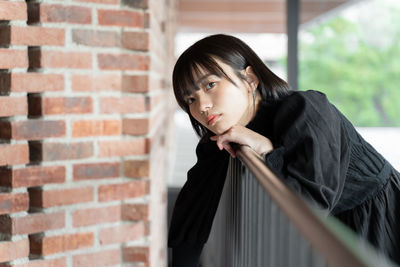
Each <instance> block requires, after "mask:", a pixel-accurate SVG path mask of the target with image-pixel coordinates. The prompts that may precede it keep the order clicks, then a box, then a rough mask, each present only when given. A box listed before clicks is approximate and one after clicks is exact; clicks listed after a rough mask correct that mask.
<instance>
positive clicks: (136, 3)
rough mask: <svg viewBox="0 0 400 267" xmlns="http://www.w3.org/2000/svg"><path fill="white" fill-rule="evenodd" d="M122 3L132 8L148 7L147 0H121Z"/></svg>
mask: <svg viewBox="0 0 400 267" xmlns="http://www.w3.org/2000/svg"><path fill="white" fill-rule="evenodd" d="M122 4H124V5H126V6H128V7H133V8H142V9H147V8H149V0H133V1H132V0H122Z"/></svg>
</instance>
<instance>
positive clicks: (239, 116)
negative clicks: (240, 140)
mask: <svg viewBox="0 0 400 267" xmlns="http://www.w3.org/2000/svg"><path fill="white" fill-rule="evenodd" d="M216 62H217V63H218V64H219V65H220V66H221V68H222V69H223V70H224V72H225V73H226V74H227V75H228V77H230V78H231V79H232V80H233V81H234V82H235V84H236V85H234V84H233V83H231V82H230V81H229V80H227V79H226V78H225V77H218V76H216V75H213V74H210V73H208V72H207V71H202V74H201V75H200V76H199V77H197V82H196V85H197V86H198V87H199V88H200V90H197V91H194V92H193V93H192V94H191V95H189V96H187V97H186V98H185V100H186V102H187V103H188V105H189V111H190V114H191V115H192V116H193V117H194V118H195V119H196V120H197V121H198V122H199V123H201V124H202V125H203V126H205V127H206V128H207V129H209V130H210V131H212V132H213V133H215V134H222V133H224V132H226V131H227V130H229V129H230V128H231V127H232V126H233V125H235V124H240V125H243V126H245V125H247V124H248V123H249V122H250V120H251V118H252V115H253V113H252V111H253V107H252V105H251V104H252V97H251V93H250V92H251V91H250V86H249V84H248V83H247V82H245V81H243V80H242V79H240V78H239V77H238V76H237V75H236V74H235V72H234V70H233V69H232V68H231V67H230V66H229V65H227V64H224V63H222V62H221V61H218V60H216Z"/></svg>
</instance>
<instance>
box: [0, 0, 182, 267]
mask: <svg viewBox="0 0 400 267" xmlns="http://www.w3.org/2000/svg"><path fill="white" fill-rule="evenodd" d="M175 5H176V3H175V1H174V0H68V1H61V0H58V1H56V0H44V1H43V0H42V1H21V0H15V1H1V0H0V266H20V267H22V266H24V267H36V266H41V267H42V266H44V267H46V266H68V267H71V266H74V267H77V266H157V267H159V266H165V264H166V222H165V220H166V215H165V209H166V197H167V194H166V184H165V175H166V172H167V166H168V164H167V159H168V147H169V146H170V145H171V144H170V141H169V140H171V139H170V136H171V131H172V129H171V127H169V125H171V120H172V116H170V114H172V109H173V107H172V105H171V104H170V103H172V101H171V100H172V96H171V90H170V88H171V84H170V75H171V73H170V72H171V69H172V68H171V64H172V62H173V37H174V25H175V19H174V17H175V16H174V13H175V10H176V6H175Z"/></svg>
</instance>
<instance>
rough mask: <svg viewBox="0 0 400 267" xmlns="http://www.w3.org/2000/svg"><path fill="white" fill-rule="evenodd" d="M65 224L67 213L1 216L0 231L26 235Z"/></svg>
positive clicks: (58, 227) (57, 227)
mask: <svg viewBox="0 0 400 267" xmlns="http://www.w3.org/2000/svg"><path fill="white" fill-rule="evenodd" d="M64 226H65V213H64V212H57V213H47V214H45V213H41V214H40V213H39V214H29V215H27V216H24V217H9V216H3V217H1V218H0V232H2V233H5V234H10V235H25V234H34V233H39V232H44V231H48V230H54V229H60V228H63V227H64Z"/></svg>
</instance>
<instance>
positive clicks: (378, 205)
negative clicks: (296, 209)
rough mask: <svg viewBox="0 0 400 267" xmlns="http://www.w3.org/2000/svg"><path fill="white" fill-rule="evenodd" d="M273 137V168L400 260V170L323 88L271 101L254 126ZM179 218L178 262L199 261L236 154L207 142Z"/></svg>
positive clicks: (174, 239)
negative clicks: (230, 159) (380, 152)
mask: <svg viewBox="0 0 400 267" xmlns="http://www.w3.org/2000/svg"><path fill="white" fill-rule="evenodd" d="M246 127H248V128H250V129H252V130H254V131H256V132H258V133H260V134H262V135H264V136H266V137H267V138H269V139H270V140H271V142H272V143H273V145H274V150H272V151H271V152H270V153H268V154H267V155H265V157H264V160H265V163H266V165H267V166H268V167H269V168H270V169H271V170H272V171H274V172H275V173H276V174H277V175H278V177H280V178H281V179H282V180H283V182H284V183H285V184H286V185H287V186H289V187H290V188H291V189H293V190H294V191H295V192H296V193H298V194H299V195H300V196H301V197H303V198H304V199H306V200H307V201H308V202H310V203H311V204H312V205H314V206H315V207H316V208H320V209H323V210H326V211H327V212H328V213H329V214H331V215H333V216H335V217H337V218H338V219H340V220H341V221H342V222H344V223H345V224H346V225H348V226H349V227H350V228H352V229H353V230H354V231H355V232H356V233H358V234H359V235H360V236H361V237H363V238H365V239H367V240H368V241H369V242H370V243H371V244H372V245H374V246H375V247H376V248H378V249H379V250H380V251H381V252H383V253H384V254H386V255H388V256H389V257H390V258H391V259H392V260H393V261H395V262H396V263H398V264H400V225H399V222H400V174H399V173H398V172H397V171H396V170H395V169H394V168H393V167H392V166H391V165H390V164H389V163H388V162H387V161H386V160H385V159H384V158H383V157H382V156H381V155H380V154H379V153H378V152H377V151H376V150H375V149H374V148H373V147H372V146H371V145H370V144H368V143H367V142H366V141H365V140H364V139H363V138H362V137H361V136H360V135H359V134H358V133H357V131H356V130H355V129H354V127H353V126H352V124H351V123H350V122H349V121H348V120H347V119H346V118H345V117H344V116H343V115H342V114H341V113H340V112H339V111H338V110H337V109H336V108H335V107H334V106H333V105H332V104H331V103H329V101H328V100H327V98H326V96H325V95H324V94H322V93H320V92H317V91H306V92H303V91H298V92H297V91H296V92H292V93H290V94H289V95H288V96H286V97H283V98H282V99H280V100H265V101H263V102H262V103H261V106H260V108H259V110H258V111H257V114H256V116H255V118H254V119H253V120H252V121H251V122H250V123H249V124H248V125H247V126H246ZM196 154H197V158H198V161H197V163H196V164H195V166H194V167H193V168H192V169H190V170H189V172H188V180H187V182H186V183H185V185H184V187H183V188H182V190H181V192H180V194H179V196H178V198H177V201H176V204H175V207H174V212H173V215H172V220H171V226H170V230H169V238H168V245H169V247H172V248H173V266H174V267H175V266H179V267H186V266H188V267H189V266H198V264H199V257H200V254H201V250H202V248H203V245H204V243H205V242H206V241H207V239H208V236H209V233H210V230H211V226H212V222H213V219H214V216H215V212H216V210H217V207H218V203H219V199H220V196H221V193H222V189H223V186H224V182H225V177H226V172H227V167H228V162H229V154H228V153H227V152H226V151H224V150H223V151H220V150H219V149H218V147H217V146H216V144H215V142H212V141H209V140H206V139H203V140H200V142H199V144H198V146H197V148H196Z"/></svg>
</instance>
